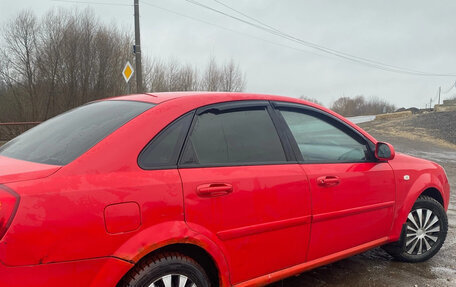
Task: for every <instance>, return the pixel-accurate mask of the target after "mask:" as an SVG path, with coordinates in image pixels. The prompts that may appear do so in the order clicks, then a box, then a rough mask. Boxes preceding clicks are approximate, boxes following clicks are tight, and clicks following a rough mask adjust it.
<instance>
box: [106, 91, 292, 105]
mask: <svg viewBox="0 0 456 287" xmlns="http://www.w3.org/2000/svg"><path fill="white" fill-rule="evenodd" d="M184 97H185V98H186V100H189V101H191V100H192V99H194V98H195V97H198V98H204V97H211V98H214V97H217V98H218V100H220V101H225V100H226V101H233V100H236V99H239V100H269V101H272V100H282V101H283V100H287V99H288V100H287V101H290V100H293V99H294V100H297V99H295V98H290V97H282V96H275V95H265V94H252V93H233V92H165V93H144V94H132V95H124V96H120V97H114V98H109V99H107V100H125V101H141V102H148V103H153V104H160V103H163V102H166V101H169V100H173V99H180V98H184Z"/></svg>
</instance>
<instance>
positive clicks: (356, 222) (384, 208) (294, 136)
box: [275, 103, 395, 261]
mask: <svg viewBox="0 0 456 287" xmlns="http://www.w3.org/2000/svg"><path fill="white" fill-rule="evenodd" d="M275 106H276V108H277V109H278V111H279V114H280V115H281V116H282V117H283V120H284V122H285V123H286V126H287V127H288V129H287V130H288V131H289V132H290V134H289V137H290V142H291V143H292V146H293V147H294V150H295V151H296V152H297V157H298V159H299V161H300V162H301V167H302V169H303V170H304V171H305V173H306V174H307V177H308V179H309V183H310V189H311V193H312V232H311V240H310V245H309V254H308V257H307V259H308V260H309V261H310V260H314V259H317V258H321V257H323V256H327V255H331V254H334V253H336V252H339V251H344V250H347V249H349V248H352V247H356V246H359V245H361V244H364V243H371V242H374V241H379V242H381V241H383V240H384V239H386V236H387V235H388V232H389V231H390V229H391V224H392V220H393V213H394V203H395V183H394V174H393V171H392V169H391V167H390V165H389V164H388V162H385V161H378V160H376V159H375V158H374V153H373V152H372V149H373V144H372V143H371V142H369V140H368V139H366V138H365V137H364V136H363V135H361V134H360V133H359V132H357V131H356V130H355V129H353V128H352V127H350V126H348V125H347V124H345V123H343V122H342V121H340V120H339V119H337V118H336V117H334V116H332V115H329V114H327V113H325V112H322V111H320V110H318V109H314V108H310V107H306V106H303V105H297V104H288V103H275Z"/></svg>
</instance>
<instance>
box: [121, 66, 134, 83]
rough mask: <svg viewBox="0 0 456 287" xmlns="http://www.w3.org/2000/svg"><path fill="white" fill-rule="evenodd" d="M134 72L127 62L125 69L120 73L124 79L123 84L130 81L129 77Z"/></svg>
mask: <svg viewBox="0 0 456 287" xmlns="http://www.w3.org/2000/svg"><path fill="white" fill-rule="evenodd" d="M133 73H134V70H133V67H132V65H131V64H130V62H128V61H127V64H125V68H124V69H123V71H122V76H123V77H124V79H125V82H127V83H128V81H130V78H131V76H132V75H133Z"/></svg>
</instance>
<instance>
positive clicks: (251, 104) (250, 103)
mask: <svg viewBox="0 0 456 287" xmlns="http://www.w3.org/2000/svg"><path fill="white" fill-rule="evenodd" d="M261 107H264V108H266V111H267V112H268V115H269V116H270V118H271V120H272V122H273V125H274V127H275V130H276V132H277V135H278V137H279V139H280V142H281V144H282V149H283V151H284V153H285V158H286V161H277V162H236V163H216V164H214V163H212V164H183V163H182V156H183V151H184V150H185V149H186V147H187V145H188V141H189V137H190V135H191V133H192V132H193V129H194V127H195V123H196V116H197V115H201V114H203V113H205V112H207V111H209V110H218V111H220V112H230V111H235V110H246V109H249V108H251V109H255V108H261ZM281 127H282V124H281V121H280V119H279V118H278V115H277V112H275V111H274V109H273V108H272V106H271V103H270V102H269V101H267V100H239V101H229V102H222V103H216V104H210V105H207V106H203V107H200V108H198V109H197V110H196V113H195V115H194V117H193V119H192V123H191V125H190V128H189V130H188V132H187V135H186V137H185V140H184V144H183V146H182V148H181V153H180V155H179V160H178V164H177V168H179V169H183V168H211V167H231V166H259V165H284V164H296V163H298V161H297V159H296V156H295V153H294V151H293V150H292V145H291V143H290V142H289V140H288V137H286V136H285V133H284V131H283V129H281Z"/></svg>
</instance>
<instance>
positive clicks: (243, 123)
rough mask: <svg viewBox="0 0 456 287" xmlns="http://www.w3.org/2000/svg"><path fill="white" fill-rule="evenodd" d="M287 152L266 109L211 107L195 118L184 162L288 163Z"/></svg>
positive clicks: (210, 163)
mask: <svg viewBox="0 0 456 287" xmlns="http://www.w3.org/2000/svg"><path fill="white" fill-rule="evenodd" d="M285 161H286V157H285V152H284V150H283V148H282V144H281V141H280V138H279V136H278V134H277V131H276V129H275V127H274V124H273V122H272V119H271V117H270V116H269V113H268V112H267V110H266V108H257V109H251V108H249V109H244V110H242V109H237V110H231V111H227V112H217V111H214V110H209V111H208V112H205V113H203V114H200V115H197V116H196V117H195V123H194V127H193V130H192V133H191V135H190V137H189V140H188V142H187V145H186V147H185V151H184V154H183V158H182V160H181V163H182V164H183V165H189V164H190V165H214V164H215V165H224V164H228V165H233V164H240V163H242V164H248V163H253V164H254V163H276V162H285Z"/></svg>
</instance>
